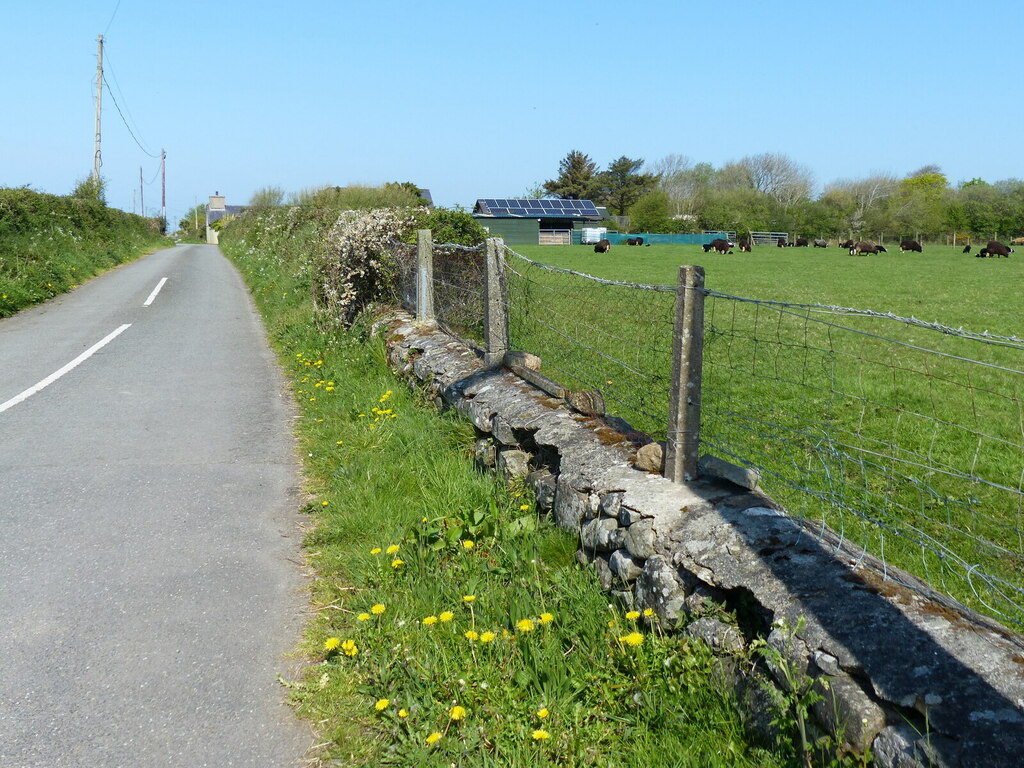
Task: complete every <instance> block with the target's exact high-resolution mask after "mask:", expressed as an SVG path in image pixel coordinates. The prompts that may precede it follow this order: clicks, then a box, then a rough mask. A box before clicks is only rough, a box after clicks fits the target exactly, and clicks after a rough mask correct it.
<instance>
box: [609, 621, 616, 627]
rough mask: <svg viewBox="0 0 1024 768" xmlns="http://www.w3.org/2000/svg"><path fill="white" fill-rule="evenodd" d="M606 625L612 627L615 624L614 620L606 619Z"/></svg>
mask: <svg viewBox="0 0 1024 768" xmlns="http://www.w3.org/2000/svg"><path fill="white" fill-rule="evenodd" d="M608 626H609V627H614V626H615V622H614V621H612V620H611V619H608Z"/></svg>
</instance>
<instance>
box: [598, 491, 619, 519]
mask: <svg viewBox="0 0 1024 768" xmlns="http://www.w3.org/2000/svg"><path fill="white" fill-rule="evenodd" d="M621 507H622V493H621V492H618V491H616V492H613V493H606V494H604V495H603V496H601V501H600V504H599V505H598V511H599V512H600V513H601V514H602V515H604V516H605V517H618V516H619V509H620V508H621Z"/></svg>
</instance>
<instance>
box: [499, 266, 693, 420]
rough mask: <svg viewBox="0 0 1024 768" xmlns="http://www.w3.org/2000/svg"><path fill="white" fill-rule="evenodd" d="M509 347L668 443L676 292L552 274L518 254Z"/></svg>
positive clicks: (508, 270) (510, 279)
mask: <svg viewBox="0 0 1024 768" xmlns="http://www.w3.org/2000/svg"><path fill="white" fill-rule="evenodd" d="M505 276H506V280H507V283H508V316H509V343H510V345H511V348H512V349H515V350H521V351H524V352H531V353H533V354H535V355H538V356H539V357H540V358H541V359H542V360H543V371H544V374H545V375H546V376H548V377H549V378H552V379H554V380H556V381H557V382H558V383H559V384H562V385H563V386H565V387H566V388H568V389H588V390H600V391H601V393H602V394H603V396H604V401H605V404H606V406H607V408H608V410H609V412H611V413H614V414H616V415H618V416H621V417H622V418H624V419H626V420H627V421H628V422H630V424H631V425H632V426H633V427H635V428H636V429H638V430H641V431H643V432H646V433H648V434H650V435H652V436H656V437H662V438H663V437H664V435H665V429H666V425H667V419H668V392H669V389H670V388H671V379H672V329H673V322H674V318H675V309H674V308H675V294H676V289H675V288H673V287H668V286H661V285H641V284H636V283H619V282H615V281H611V280H599V279H597V278H593V277H590V276H588V275H583V274H580V273H578V272H573V271H571V270H567V269H560V268H556V267H550V266H547V265H543V264H538V263H537V262H534V261H531V260H530V259H527V258H525V257H523V256H520V255H519V254H516V253H515V252H514V251H513V252H509V258H508V259H507V261H506V263H505Z"/></svg>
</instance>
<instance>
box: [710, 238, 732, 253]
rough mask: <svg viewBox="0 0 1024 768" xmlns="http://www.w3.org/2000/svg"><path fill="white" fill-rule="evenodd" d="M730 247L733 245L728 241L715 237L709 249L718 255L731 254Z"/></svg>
mask: <svg viewBox="0 0 1024 768" xmlns="http://www.w3.org/2000/svg"><path fill="white" fill-rule="evenodd" d="M732 246H733V243H731V242H730V241H728V240H723V239H722V238H721V237H716V238H715V239H714V240H712V241H711V248H712V249H713V250H715V251H717V252H718V253H732V250H730V249H731V248H732Z"/></svg>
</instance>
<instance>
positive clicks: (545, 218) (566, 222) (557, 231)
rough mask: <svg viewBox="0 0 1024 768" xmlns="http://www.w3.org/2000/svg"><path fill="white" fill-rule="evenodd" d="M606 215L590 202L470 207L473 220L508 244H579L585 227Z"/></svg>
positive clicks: (490, 201)
mask: <svg viewBox="0 0 1024 768" xmlns="http://www.w3.org/2000/svg"><path fill="white" fill-rule="evenodd" d="M606 216H607V213H606V212H605V211H604V209H602V208H598V207H597V206H596V205H594V203H593V202H591V201H590V200H542V199H512V200H508V199H495V198H481V199H480V200H477V201H476V205H474V206H473V218H474V219H476V220H477V221H478V222H479V223H480V225H481V226H482V227H484V229H486V230H487V231H488V232H490V233H491V234H492V235H493V236H494V237H500V238H502V239H504V241H505V242H506V243H508V244H509V245H537V244H540V245H571V244H572V243H573V242H576V243H578V242H580V233H581V231H582V229H583V227H584V226H589V225H592V224H593V223H594V222H598V221H601V220H602V219H604V218H606ZM574 235H575V237H574Z"/></svg>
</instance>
